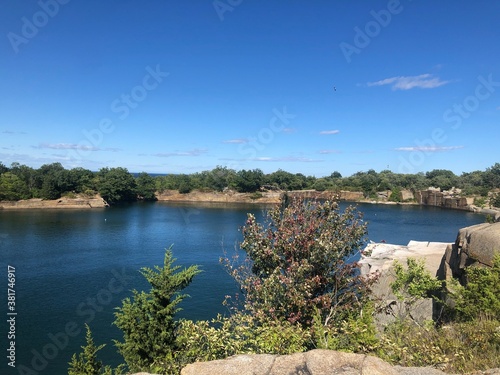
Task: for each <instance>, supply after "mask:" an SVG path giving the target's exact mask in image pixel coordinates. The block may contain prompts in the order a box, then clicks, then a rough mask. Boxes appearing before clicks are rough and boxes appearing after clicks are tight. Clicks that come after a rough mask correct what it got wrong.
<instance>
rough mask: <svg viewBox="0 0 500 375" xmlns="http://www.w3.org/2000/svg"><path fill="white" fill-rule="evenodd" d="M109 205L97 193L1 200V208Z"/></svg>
mask: <svg viewBox="0 0 500 375" xmlns="http://www.w3.org/2000/svg"><path fill="white" fill-rule="evenodd" d="M108 206H109V205H108V204H107V203H106V201H105V200H104V199H102V198H101V197H100V196H98V195H96V196H95V197H92V198H85V197H76V198H67V197H63V198H60V199H55V200H43V199H39V198H33V199H27V200H21V201H17V202H10V201H9V202H6V201H0V210H23V209H90V208H104V207H108Z"/></svg>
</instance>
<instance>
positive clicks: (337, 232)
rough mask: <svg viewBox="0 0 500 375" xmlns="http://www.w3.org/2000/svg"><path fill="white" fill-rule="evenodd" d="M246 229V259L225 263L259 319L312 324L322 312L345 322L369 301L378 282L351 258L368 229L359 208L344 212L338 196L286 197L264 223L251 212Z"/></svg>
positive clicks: (249, 308) (327, 317) (328, 318)
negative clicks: (319, 198)
mask: <svg viewBox="0 0 500 375" xmlns="http://www.w3.org/2000/svg"><path fill="white" fill-rule="evenodd" d="M242 233H243V242H242V243H241V245H240V246H241V248H242V249H243V250H244V251H245V252H246V254H247V259H246V261H245V262H244V263H243V264H234V263H231V261H229V260H228V259H225V262H226V265H227V266H228V268H229V271H230V273H231V275H232V276H233V277H234V278H235V279H236V281H237V282H238V283H239V284H240V285H241V289H242V290H243V292H244V294H245V309H246V310H247V311H249V312H250V313H252V314H254V315H255V316H256V317H258V318H259V319H261V318H262V319H263V317H266V318H268V319H271V320H276V319H277V320H282V321H284V320H287V321H289V322H290V323H292V324H295V323H299V324H301V325H302V326H303V327H311V326H312V323H313V317H314V316H315V315H317V312H318V311H319V315H320V316H321V320H322V321H323V322H325V321H327V320H328V321H330V322H334V321H341V320H343V319H345V318H346V317H347V316H349V315H350V314H351V313H352V312H355V311H359V310H360V307H361V306H362V305H363V304H364V302H366V301H367V300H368V296H369V287H370V284H371V283H372V282H373V281H374V280H372V279H367V278H365V277H362V276H361V275H360V273H359V269H358V264H357V263H356V262H352V261H349V258H350V257H352V256H353V255H355V254H356V252H357V251H358V249H359V248H361V246H362V244H363V243H364V236H365V233H366V224H365V223H363V222H362V220H361V215H360V213H358V212H357V211H356V210H355V209H354V208H353V207H348V208H346V210H345V211H344V212H343V213H340V212H339V208H338V205H337V203H336V202H335V200H326V201H324V202H319V201H316V200H303V199H291V200H290V201H289V202H287V201H286V200H282V204H281V205H276V206H275V207H274V208H273V209H272V210H270V211H269V212H268V215H267V222H266V223H265V224H264V225H262V224H260V223H258V222H257V220H256V218H255V216H254V215H252V214H249V215H248V218H247V221H246V225H245V226H244V227H243V228H242ZM237 260H238V259H235V261H237Z"/></svg>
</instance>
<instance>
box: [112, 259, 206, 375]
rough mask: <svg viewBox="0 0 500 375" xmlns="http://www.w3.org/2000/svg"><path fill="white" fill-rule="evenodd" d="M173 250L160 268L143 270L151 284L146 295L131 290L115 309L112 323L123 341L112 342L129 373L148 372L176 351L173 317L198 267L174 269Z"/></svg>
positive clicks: (175, 326) (175, 325) (176, 267)
mask: <svg viewBox="0 0 500 375" xmlns="http://www.w3.org/2000/svg"><path fill="white" fill-rule="evenodd" d="M174 262H175V259H174V258H173V257H172V251H171V250H170V249H168V250H167V251H166V252H165V260H164V265H163V267H158V266H155V268H154V269H151V268H143V269H142V270H141V273H142V275H143V276H144V277H145V278H146V280H147V281H148V282H149V283H150V284H151V290H150V291H149V292H147V293H146V292H144V291H142V292H139V291H137V290H133V296H132V298H126V299H125V300H123V304H122V306H121V307H119V308H117V310H118V311H117V312H116V313H115V317H116V319H115V322H114V324H115V325H116V326H117V327H118V328H120V329H121V330H122V331H123V339H124V341H123V342H119V341H115V344H116V346H117V347H118V350H119V352H120V353H121V354H122V356H123V358H124V359H125V362H126V363H127V365H128V367H129V369H130V371H132V372H137V371H141V370H149V369H151V368H152V366H153V365H154V364H155V363H157V361H162V360H163V359H167V358H171V356H172V353H173V352H175V351H176V344H175V341H176V340H175V330H176V328H177V326H178V322H177V321H175V320H174V315H175V314H176V313H177V312H178V311H179V310H180V308H179V307H178V305H179V303H180V302H181V301H182V300H183V299H184V298H185V297H186V296H187V295H186V294H180V291H181V290H183V289H184V288H186V287H187V286H188V285H189V284H190V283H191V281H192V280H193V278H194V276H196V275H197V274H198V273H199V272H200V271H199V270H198V267H197V266H191V267H189V268H185V269H183V270H180V271H179V269H180V266H173V263H174Z"/></svg>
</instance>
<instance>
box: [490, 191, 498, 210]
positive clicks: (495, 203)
mask: <svg viewBox="0 0 500 375" xmlns="http://www.w3.org/2000/svg"><path fill="white" fill-rule="evenodd" d="M490 206H492V207H497V208H500V193H496V194H492V195H491V197H490Z"/></svg>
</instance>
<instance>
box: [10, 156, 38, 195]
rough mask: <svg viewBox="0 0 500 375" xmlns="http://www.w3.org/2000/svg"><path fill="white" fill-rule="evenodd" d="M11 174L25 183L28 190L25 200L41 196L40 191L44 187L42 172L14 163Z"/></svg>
mask: <svg viewBox="0 0 500 375" xmlns="http://www.w3.org/2000/svg"><path fill="white" fill-rule="evenodd" d="M10 172H12V173H13V174H15V175H16V176H17V177H19V178H20V179H21V180H22V181H23V182H24V183H25V185H26V187H27V189H28V193H27V196H25V197H24V198H25V199H27V198H33V197H39V196H40V189H41V187H42V178H41V174H40V170H35V169H33V168H31V167H28V166H26V165H21V164H19V163H12V165H11V167H10Z"/></svg>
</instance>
